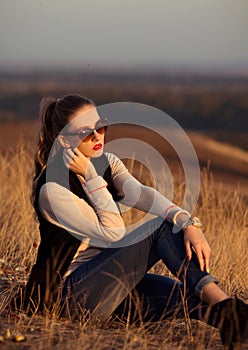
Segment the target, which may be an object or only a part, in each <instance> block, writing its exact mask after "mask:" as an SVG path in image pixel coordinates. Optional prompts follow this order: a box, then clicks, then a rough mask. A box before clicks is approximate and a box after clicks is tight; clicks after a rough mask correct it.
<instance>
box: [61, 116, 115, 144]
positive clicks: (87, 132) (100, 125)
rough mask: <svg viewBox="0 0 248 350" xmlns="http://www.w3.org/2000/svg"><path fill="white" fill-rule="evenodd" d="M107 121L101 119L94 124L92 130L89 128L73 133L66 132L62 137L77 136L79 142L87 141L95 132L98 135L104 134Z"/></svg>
mask: <svg viewBox="0 0 248 350" xmlns="http://www.w3.org/2000/svg"><path fill="white" fill-rule="evenodd" d="M108 125H109V122H108V119H107V118H101V119H100V120H98V122H97V123H96V125H95V127H94V129H91V128H82V129H80V130H79V131H73V132H66V133H65V134H64V135H71V136H73V135H78V136H79V138H80V139H81V140H84V141H87V140H89V139H90V138H91V137H92V136H93V135H94V132H95V131H96V132H97V133H98V134H104V133H105V132H106V131H107V129H108Z"/></svg>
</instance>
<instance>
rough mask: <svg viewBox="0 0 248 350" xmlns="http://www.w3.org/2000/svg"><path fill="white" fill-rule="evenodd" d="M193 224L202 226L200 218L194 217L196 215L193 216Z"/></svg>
mask: <svg viewBox="0 0 248 350" xmlns="http://www.w3.org/2000/svg"><path fill="white" fill-rule="evenodd" d="M193 225H194V226H196V227H202V223H201V221H200V219H199V218H196V217H194V223H193Z"/></svg>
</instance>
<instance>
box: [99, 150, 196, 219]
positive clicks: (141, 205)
mask: <svg viewBox="0 0 248 350" xmlns="http://www.w3.org/2000/svg"><path fill="white" fill-rule="evenodd" d="M106 156H107V157H108V160H109V162H110V164H111V169H112V174H113V182H114V185H115V188H116V189H117V191H118V194H119V195H120V196H121V197H124V198H123V200H122V201H121V203H123V204H124V205H126V206H129V207H134V208H137V209H140V210H142V211H145V212H150V213H151V214H154V215H157V216H161V217H163V218H165V219H166V220H168V221H169V222H173V219H174V217H175V216H176V220H177V224H182V223H183V222H184V221H186V220H188V218H189V216H190V214H189V213H187V212H186V211H183V209H182V208H180V207H178V206H177V205H176V204H175V203H173V202H171V201H170V200H169V199H167V198H166V197H165V196H163V195H162V194H161V193H159V192H158V191H157V190H155V189H154V188H152V187H150V186H145V185H143V184H141V183H140V182H139V181H138V180H137V179H136V178H134V177H133V176H132V175H131V174H130V173H129V171H128V170H127V168H126V167H125V165H124V164H123V163H122V161H121V160H120V159H119V158H118V157H116V156H115V155H113V154H111V153H106ZM179 213H180V214H179Z"/></svg>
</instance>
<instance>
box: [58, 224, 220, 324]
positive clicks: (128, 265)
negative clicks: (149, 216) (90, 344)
mask: <svg viewBox="0 0 248 350" xmlns="http://www.w3.org/2000/svg"><path fill="white" fill-rule="evenodd" d="M172 227H173V226H172V224H170V223H168V222H167V221H165V220H162V219H161V218H156V219H153V220H150V221H148V222H147V223H145V224H143V225H141V226H140V227H139V228H138V229H136V230H134V231H133V232H132V233H131V234H130V238H131V239H133V241H134V242H135V241H136V243H133V244H130V245H126V244H123V246H121V247H120V245H121V244H120V242H118V245H119V247H117V248H106V249H103V250H102V252H100V253H99V254H98V255H96V256H95V257H93V258H92V259H91V260H89V261H87V262H85V263H83V264H82V265H81V266H80V267H78V268H77V269H76V270H75V271H73V272H72V273H71V274H70V275H69V276H68V277H67V278H66V280H65V283H64V286H63V290H62V302H63V303H64V305H66V306H65V307H64V311H63V316H66V317H71V318H78V317H80V314H81V313H82V310H88V311H90V313H92V314H94V315H96V316H97V317H98V318H99V319H101V320H107V319H108V318H109V317H110V316H113V315H117V316H118V317H120V318H126V317H131V318H132V320H135V319H137V318H142V320H143V321H146V320H158V319H161V318H163V319H165V318H167V317H169V316H171V315H172V313H173V314H174V311H176V312H177V315H178V316H181V315H182V314H183V310H184V309H185V308H184V303H187V307H188V311H189V315H190V317H192V318H196V319H198V306H200V305H202V304H201V300H200V293H201V291H202V288H203V287H204V286H205V285H207V284H208V283H210V282H217V281H216V279H215V278H214V277H213V276H211V275H210V274H209V273H207V272H205V271H204V272H202V271H201V270H200V268H199V264H198V260H197V257H196V255H195V253H194V252H193V257H192V259H191V260H190V261H188V260H187V259H186V253H185V246H184V238H183V231H180V232H178V233H176V234H173V233H172ZM140 235H142V237H144V238H142V239H141V240H140V238H139V239H137V237H140ZM125 240H126V238H124V243H125ZM160 259H161V260H162V261H163V262H164V264H165V265H166V266H167V268H168V269H169V270H170V271H171V272H172V274H173V275H174V276H175V277H177V279H172V278H169V277H165V276H161V275H156V274H149V273H148V271H149V269H151V267H153V266H154V265H155V264H156V263H157V262H158V261H159V260H160ZM180 281H181V282H180ZM203 309H204V308H203ZM130 315H131V316H130Z"/></svg>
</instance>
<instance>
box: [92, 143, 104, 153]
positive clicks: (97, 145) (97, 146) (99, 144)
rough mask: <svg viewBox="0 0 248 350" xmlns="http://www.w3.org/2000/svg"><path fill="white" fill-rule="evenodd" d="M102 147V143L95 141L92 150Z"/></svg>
mask: <svg viewBox="0 0 248 350" xmlns="http://www.w3.org/2000/svg"><path fill="white" fill-rule="evenodd" d="M101 148H102V144H101V143H97V144H96V145H95V146H94V147H93V150H94V151H99V149H101Z"/></svg>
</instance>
